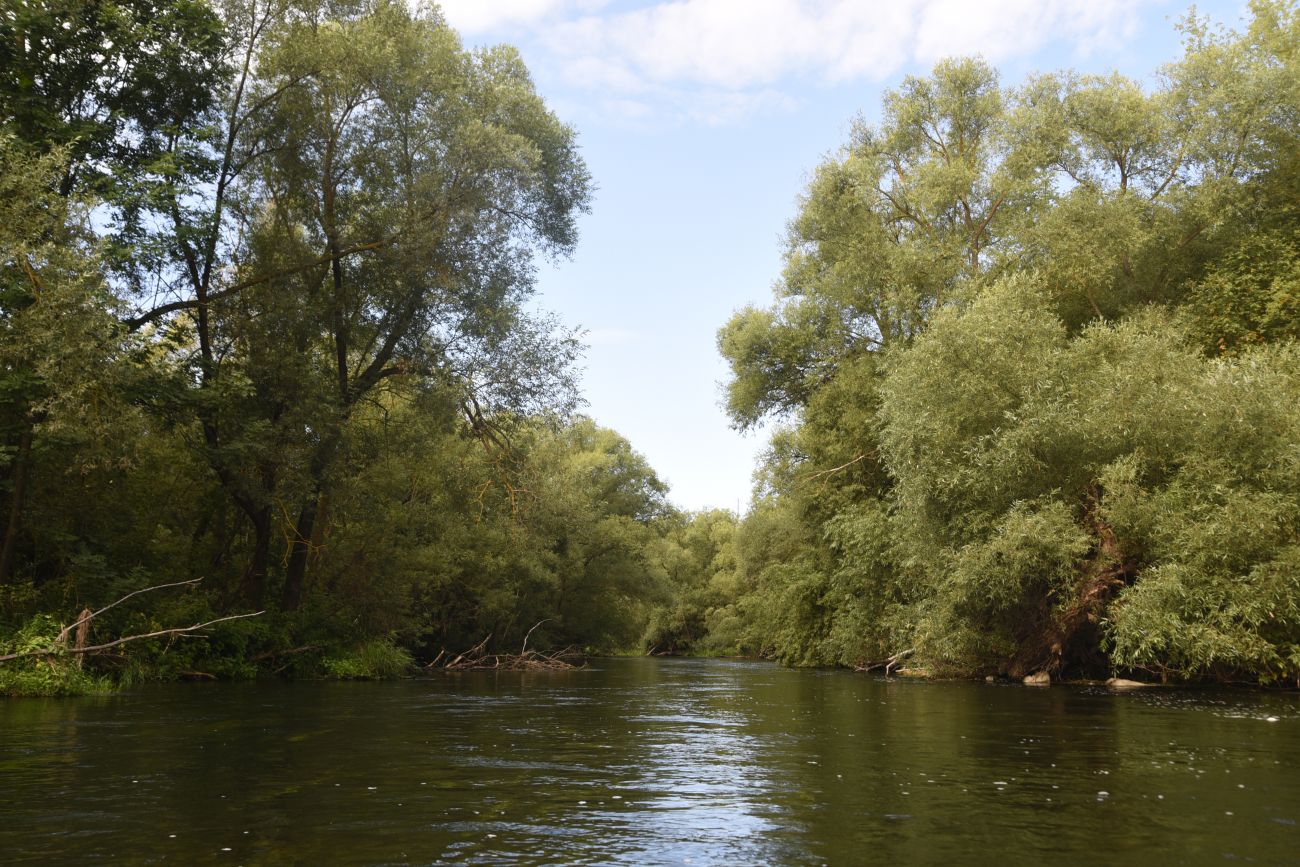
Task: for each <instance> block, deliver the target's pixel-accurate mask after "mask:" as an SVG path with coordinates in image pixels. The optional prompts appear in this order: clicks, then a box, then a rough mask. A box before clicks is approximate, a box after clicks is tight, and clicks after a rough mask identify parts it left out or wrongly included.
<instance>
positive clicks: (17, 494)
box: [0, 420, 32, 584]
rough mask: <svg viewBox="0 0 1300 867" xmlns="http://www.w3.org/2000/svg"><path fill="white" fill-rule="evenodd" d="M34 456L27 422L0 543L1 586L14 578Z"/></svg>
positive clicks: (19, 445)
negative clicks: (28, 480) (28, 479)
mask: <svg viewBox="0 0 1300 867" xmlns="http://www.w3.org/2000/svg"><path fill="white" fill-rule="evenodd" d="M31 456H32V424H31V421H30V420H29V421H27V422H26V423H25V424H24V426H23V432H22V434H21V436H20V437H19V438H18V455H17V456H16V457H15V459H14V472H13V489H12V491H11V493H10V495H9V517H8V520H7V521H6V522H5V535H4V542H3V543H0V584H8V583H9V581H10V579H11V578H12V577H13V571H14V558H15V556H16V554H15V552H16V551H17V548H18V534H19V533H20V532H21V531H22V524H23V501H24V500H25V499H26V498H27V477H28V475H29V469H30V464H31Z"/></svg>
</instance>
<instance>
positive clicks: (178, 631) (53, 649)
mask: <svg viewBox="0 0 1300 867" xmlns="http://www.w3.org/2000/svg"><path fill="white" fill-rule="evenodd" d="M183 583H189V582H183ZM172 586H175V585H172ZM137 592H141V593H143V592H144V591H137ZM265 613H266V612H265V611H254V612H252V613H251V614H231V615H230V616H228V617H218V618H217V619H216V620H209V621H207V622H206V623H196V624H194V625H193V626H177V627H173V628H171V629H159V630H157V631H156V632H146V633H144V634H142V635H126V636H123V637H122V638H119V639H117V640H115V641H108V642H105V643H104V644H92V645H90V646H88V647H73V648H67V647H59V646H58V645H57V644H55V645H51V646H50V647H46V648H43V649H41V650H25V651H23V652H22V653H9V654H6V655H4V656H0V662H9V661H10V660H13V659H23V658H25V657H29V656H62V655H65V654H66V655H75V654H82V653H94V652H95V651H97V650H107V649H108V648H110V647H117V646H118V645H121V644H126V643H127V642H128V641H139V640H140V639H142V638H160V637H162V636H164V635H191V634H192V633H194V632H197V631H198V630H200V629H206V628H208V627H209V626H214V625H215V624H218V623H225V622H226V621H228V620H242V619H243V618H245V617H258V616H260V615H263V614H265ZM200 637H202V636H200Z"/></svg>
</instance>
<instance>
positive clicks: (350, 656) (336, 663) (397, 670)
mask: <svg viewBox="0 0 1300 867" xmlns="http://www.w3.org/2000/svg"><path fill="white" fill-rule="evenodd" d="M413 665H414V660H413V659H412V658H411V654H410V653H408V652H407V651H406V650H404V649H403V648H401V647H398V646H397V645H396V644H394V643H393V641H392V639H390V638H376V639H373V640H371V641H367V642H365V643H364V644H361V645H360V646H359V647H357V648H356V649H354V650H352V651H350V652H347V653H344V654H342V655H339V656H331V657H329V658H327V659H326V660H325V662H324V667H325V671H326V673H327V674H329V675H330V676H331V677H336V678H339V679H340V680H390V679H392V678H395V677H401V676H402V675H403V674H406V673H407V672H409V671H410V670H411V667H412V666H413Z"/></svg>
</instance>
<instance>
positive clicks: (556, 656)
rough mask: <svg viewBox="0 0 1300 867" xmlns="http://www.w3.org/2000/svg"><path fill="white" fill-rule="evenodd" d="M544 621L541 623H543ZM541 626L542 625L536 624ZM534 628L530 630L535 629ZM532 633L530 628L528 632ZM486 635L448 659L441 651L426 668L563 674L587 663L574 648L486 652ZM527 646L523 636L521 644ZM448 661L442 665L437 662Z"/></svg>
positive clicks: (580, 652)
mask: <svg viewBox="0 0 1300 867" xmlns="http://www.w3.org/2000/svg"><path fill="white" fill-rule="evenodd" d="M545 622H546V621H542V623H545ZM537 626H541V623H539V624H537ZM537 626H534V627H533V629H536V628H537ZM528 632H529V634H532V629H530V630H528ZM491 637H492V636H490V635H489V636H488V637H487V638H484V639H483V640H482V641H480V642H479V643H478V644H476V645H474V646H473V647H471V648H470V649H469V650H467V651H465V652H464V653H461V654H459V655H457V656H456V657H454V658H451V657H450V656H449V655H448V654H447V652H446V651H445V650H444V651H441V652H439V654H438V655H437V656H436V657H434V659H433V661H432V662H430V663H429V664H428V665H426V666H425V668H441V669H442V670H443V671H564V670H567V669H573V668H582V667H583V666H584V665H586V661H585V659H584V657H583V655H582V651H581V650H579V649H578V648H577V647H572V646H570V647H566V648H564V649H562V650H557V651H554V652H552V653H542V652H541V651H540V650H524V651H522V652H521V653H488V652H487V643H488V639H490V638H491ZM527 643H528V638H527V636H525V638H524V644H525V646H526V645H527ZM444 657H445V658H447V661H446V662H443V663H442V665H439V664H438V663H439V662H441V661H442V660H443V659H444Z"/></svg>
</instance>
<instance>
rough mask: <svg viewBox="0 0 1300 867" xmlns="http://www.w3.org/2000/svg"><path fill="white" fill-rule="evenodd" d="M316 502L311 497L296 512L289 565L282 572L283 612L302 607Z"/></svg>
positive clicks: (313, 529) (314, 527) (314, 524)
mask: <svg viewBox="0 0 1300 867" xmlns="http://www.w3.org/2000/svg"><path fill="white" fill-rule="evenodd" d="M318 502H319V501H318V500H317V498H315V497H313V498H312V499H310V500H308V501H307V502H306V503H305V504H304V505H303V507H302V510H301V511H299V512H298V524H297V526H296V527H295V528H294V534H293V540H292V541H291V542H290V543H289V563H288V565H287V566H286V568H285V572H284V594H283V595H282V596H281V599H280V607H281V608H282V609H283V610H285V611H297V610H298V607H299V606H300V605H302V588H303V584H304V583H305V581H306V578H307V560H308V557H309V556H310V554H311V547H312V538H313V536H314V534H315V529H316V510H317V504H318Z"/></svg>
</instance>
